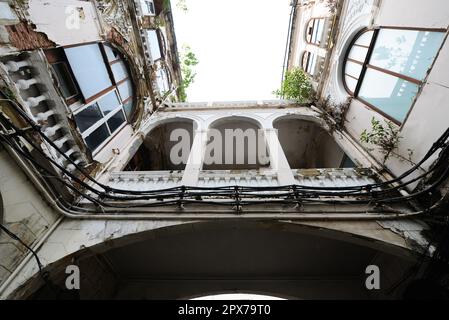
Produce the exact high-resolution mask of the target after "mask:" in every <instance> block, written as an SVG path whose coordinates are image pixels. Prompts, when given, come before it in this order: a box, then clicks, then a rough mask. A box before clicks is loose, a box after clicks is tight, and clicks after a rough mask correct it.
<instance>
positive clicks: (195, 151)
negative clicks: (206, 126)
mask: <svg viewBox="0 0 449 320" xmlns="http://www.w3.org/2000/svg"><path fill="white" fill-rule="evenodd" d="M206 143H207V130H195V138H194V139H193V143H192V148H191V149H190V154H189V159H188V160H187V164H186V167H185V169H184V174H183V176H182V181H181V184H182V185H184V186H196V185H197V183H198V177H199V175H200V171H201V168H202V167H203V161H204V153H205V151H206Z"/></svg>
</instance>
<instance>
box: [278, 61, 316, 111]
mask: <svg viewBox="0 0 449 320" xmlns="http://www.w3.org/2000/svg"><path fill="white" fill-rule="evenodd" d="M273 94H275V95H276V96H277V97H279V98H284V99H288V100H295V101H297V102H299V103H306V102H310V100H311V99H312V98H313V88H312V83H311V82H310V79H309V76H308V75H307V74H306V73H305V72H304V71H303V70H302V69H300V68H293V69H291V70H288V71H287V72H286V73H285V77H284V81H282V85H281V89H278V90H276V91H274V92H273Z"/></svg>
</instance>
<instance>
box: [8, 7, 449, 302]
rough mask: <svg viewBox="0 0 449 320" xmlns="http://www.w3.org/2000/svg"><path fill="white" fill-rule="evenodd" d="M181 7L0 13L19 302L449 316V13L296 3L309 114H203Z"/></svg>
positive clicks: (294, 54)
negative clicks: (394, 308) (239, 305)
mask: <svg viewBox="0 0 449 320" xmlns="http://www.w3.org/2000/svg"><path fill="white" fill-rule="evenodd" d="M173 6H174V4H173V3H170V1H164V0H95V1H84V0H60V1H59V0H58V1H55V0H52V1H48V0H25V1H16V0H0V142H1V143H0V225H1V226H2V229H1V230H0V297H1V298H2V299H191V298H195V297H201V296H207V295H211V294H221V293H257V294H263V295H270V296H274V297H280V298H285V299H404V298H422V297H424V296H435V297H437V298H442V297H444V298H449V296H448V295H447V292H448V289H449V288H448V285H447V279H448V277H449V268H448V263H449V255H448V252H447V245H448V240H449V236H448V235H449V231H448V230H449V228H448V226H447V221H448V219H447V217H448V210H449V206H448V200H449V180H448V177H449V165H448V163H449V109H448V108H449V106H448V105H447V103H448V101H449V74H448V72H447V70H448V67H449V66H448V61H449V43H448V41H447V36H448V21H449V3H448V2H447V1H446V0H433V1H429V2H423V1H419V0H313V1H312V0H293V1H291V4H290V6H291V14H290V17H286V19H290V21H289V30H288V39H287V51H286V56H285V68H284V70H283V73H287V72H289V71H292V70H295V69H297V68H299V69H300V70H303V71H304V72H305V73H306V74H307V75H308V78H309V79H310V81H311V85H312V87H313V91H314V92H315V95H316V99H313V100H311V101H309V102H306V103H299V102H298V101H294V100H292V99H284V98H281V99H277V100H253V101H207V102H186V101H183V99H182V98H181V96H182V94H181V88H182V86H183V77H182V70H181V69H182V66H181V64H182V61H181V60H182V59H181V57H180V55H179V53H178V44H177V42H176V33H175V27H174V25H175V22H176V21H174V19H173V14H172V10H173ZM409 7H413V10H407V8H409ZM404 8H405V10H404ZM418 12H419V13H420V14H419V15H417V13H418ZM67 17H69V18H67ZM255 98H257V97H255ZM367 132H368V133H369V132H371V133H372V134H373V135H372V136H369V134H367ZM376 132H377V133H376ZM379 132H380V133H379ZM233 134H234V135H233ZM239 134H240V136H239ZM376 134H377V135H376ZM367 135H368V136H369V137H371V138H372V137H378V138H379V137H380V138H379V139H377V140H376V141H377V142H376V141H374V140H373V139H371V140H369V139H368V138H365V139H362V138H361V137H362V136H367ZM184 138H185V139H184ZM373 141H374V142H373ZM379 141H380V142H379ZM182 143H183V144H182ZM211 146H213V147H214V148H211ZM239 146H240V147H241V148H239ZM185 150H187V152H184V151H185ZM174 158H176V159H178V161H173V159H174ZM69 265H76V266H77V267H78V268H79V270H80V275H81V276H80V288H79V289H77V290H70V289H68V288H66V286H65V283H66V277H67V274H66V268H67V266H69ZM370 265H375V266H377V267H379V269H380V270H381V271H382V273H381V274H382V277H381V280H380V287H379V288H376V289H375V290H368V289H367V288H366V286H365V279H366V276H367V275H366V268H367V267H368V266H370ZM422 283H424V284H425V285H423V286H420V285H421V284H422Z"/></svg>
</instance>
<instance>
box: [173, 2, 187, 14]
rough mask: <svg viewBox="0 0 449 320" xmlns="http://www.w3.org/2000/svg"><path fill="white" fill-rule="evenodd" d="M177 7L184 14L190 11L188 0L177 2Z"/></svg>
mask: <svg viewBox="0 0 449 320" xmlns="http://www.w3.org/2000/svg"><path fill="white" fill-rule="evenodd" d="M176 7H177V8H178V9H179V10H181V11H183V12H187V11H189V8H187V4H186V0H178V1H177V2H176Z"/></svg>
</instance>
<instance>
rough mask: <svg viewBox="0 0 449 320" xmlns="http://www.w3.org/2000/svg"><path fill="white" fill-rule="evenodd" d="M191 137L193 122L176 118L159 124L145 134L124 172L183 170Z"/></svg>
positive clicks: (192, 135)
mask: <svg viewBox="0 0 449 320" xmlns="http://www.w3.org/2000/svg"><path fill="white" fill-rule="evenodd" d="M193 137H194V122H193V120H190V119H185V118H176V119H171V121H167V122H164V123H161V124H159V125H158V126H156V127H155V128H154V129H152V130H151V131H150V132H149V133H148V134H147V136H146V137H145V139H144V142H143V144H142V145H141V146H140V148H139V150H138V151H137V152H136V154H135V155H134V157H133V158H132V159H131V160H130V162H129V163H128V165H127V166H126V168H125V171H171V170H184V168H185V166H186V163H187V160H188V157H189V153H190V149H191V147H192V143H193ZM175 146H182V148H180V149H178V148H175V149H174V147H175ZM175 151H176V152H175Z"/></svg>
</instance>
